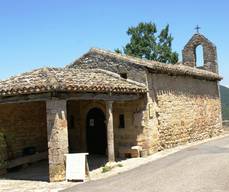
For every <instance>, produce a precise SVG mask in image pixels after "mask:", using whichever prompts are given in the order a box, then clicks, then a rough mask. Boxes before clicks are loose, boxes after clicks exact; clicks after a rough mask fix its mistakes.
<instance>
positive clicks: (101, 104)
mask: <svg viewBox="0 0 229 192" xmlns="http://www.w3.org/2000/svg"><path fill="white" fill-rule="evenodd" d="M80 95H82V94H80ZM90 95H91V94H90ZM68 96H69V95H68ZM106 97H107V98H108V97H109V100H108V99H107V98H106ZM102 98H103V99H102ZM17 99H18V98H17ZM111 99H113V100H111ZM143 110H145V106H144V97H142V96H141V95H119V96H118V95H116V96H111V95H110V96H108V95H103V94H93V98H91V100H90V99H89V97H88V95H87V94H84V95H83V97H80V96H78V97H75V98H73V97H72V96H71V97H69V98H67V94H66V98H64V99H63V93H62V94H61V95H56V96H55V97H52V98H48V97H47V98H46V99H45V100H41V101H33V100H31V99H30V100H29V101H26V100H23V99H21V100H20V101H17V102H16V101H12V98H10V101H8V102H6V100H4V104H1V107H0V112H1V117H0V121H1V132H2V133H3V134H4V135H5V138H6V139H5V140H6V141H5V143H6V153H7V157H5V159H6V162H8V163H7V164H8V166H9V165H10V164H12V162H14V161H16V162H17V163H16V164H18V166H20V165H23V164H28V163H32V162H30V161H28V162H26V163H23V162H24V160H22V159H28V158H30V157H31V155H38V154H41V153H44V154H45V152H47V154H48V155H47V156H43V157H44V158H43V159H48V161H44V162H43V164H42V165H43V168H42V169H40V171H41V170H42V172H41V173H42V175H43V178H47V175H48V178H49V180H50V181H62V180H64V178H65V164H64V161H65V159H64V154H66V153H79V152H89V154H92V155H94V156H89V167H90V169H91V170H92V169H95V168H98V167H99V166H103V165H104V164H105V163H106V162H108V161H115V158H117V157H120V156H121V157H124V156H125V153H124V152H123V148H128V147H131V146H134V145H137V143H138V142H139V140H138V136H139V135H141V134H143V133H142V132H143V129H142V128H141V127H139V128H136V125H134V124H136V123H135V122H134V121H133V115H134V113H136V111H141V113H142V111H143ZM12 111H13V113H12ZM120 117H121V119H120ZM122 118H124V119H122ZM120 120H121V121H124V122H120ZM120 123H121V124H122V125H120ZM123 123H124V124H123ZM134 126H135V128H134ZM127 134H128V135H127ZM47 141H48V143H47ZM31 150H32V151H31ZM26 151H27V152H28V154H27V153H26ZM93 157H97V158H93ZM101 157H102V158H101ZM37 160H42V159H37ZM18 162H19V163H18ZM20 162H22V163H20ZM34 162H36V159H35V160H34ZM45 162H46V165H45ZM8 168H9V167H8ZM10 168H13V166H12V167H10ZM47 168H48V169H47ZM28 177H30V174H28ZM38 178H39V177H38ZM31 179H33V176H32V177H31ZM41 179H42V177H41Z"/></svg>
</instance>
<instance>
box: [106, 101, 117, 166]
mask: <svg viewBox="0 0 229 192" xmlns="http://www.w3.org/2000/svg"><path fill="white" fill-rule="evenodd" d="M112 103H113V101H107V102H106V120H107V146H108V161H109V162H114V161H115V152H114V126H113V112H112Z"/></svg>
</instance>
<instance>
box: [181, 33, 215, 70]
mask: <svg viewBox="0 0 229 192" xmlns="http://www.w3.org/2000/svg"><path fill="white" fill-rule="evenodd" d="M198 46H202V47H203V60H204V66H202V67H199V68H201V69H205V70H207V71H211V72H213V73H218V64H217V52H216V46H215V45H214V44H213V43H212V42H211V41H209V40H208V39H207V38H206V37H204V36H203V35H202V34H199V33H197V34H194V35H193V36H192V38H191V39H190V40H189V41H188V43H187V44H186V45H185V47H184V49H183V51H182V56H183V65H186V66H190V67H196V48H197V47H198Z"/></svg>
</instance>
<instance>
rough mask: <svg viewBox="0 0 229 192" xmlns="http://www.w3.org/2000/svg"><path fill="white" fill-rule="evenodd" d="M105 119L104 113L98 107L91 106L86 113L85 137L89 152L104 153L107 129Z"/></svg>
mask: <svg viewBox="0 0 229 192" xmlns="http://www.w3.org/2000/svg"><path fill="white" fill-rule="evenodd" d="M105 120H106V119H105V114H104V112H103V111H102V110H101V109H99V108H92V109H91V110H90V111H89V112H88V113H87V118H86V139H87V151H88V153H89V154H100V155H105V154H106V151H107V130H106V122H105Z"/></svg>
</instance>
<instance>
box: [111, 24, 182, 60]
mask: <svg viewBox="0 0 229 192" xmlns="http://www.w3.org/2000/svg"><path fill="white" fill-rule="evenodd" d="M127 35H128V36H130V42H129V43H127V44H126V45H125V46H124V48H123V52H124V54H126V55H131V56H135V57H139V58H145V59H148V60H155V61H159V62H163V63H173V64H174V63H177V61H178V54H177V53H176V52H173V51H172V41H173V37H172V36H171V34H170V33H169V25H166V26H165V28H163V29H162V30H161V32H160V33H159V35H157V27H156V25H155V24H154V23H151V22H149V23H142V22H141V23H139V24H138V25H137V26H136V27H130V28H129V29H128V31H127ZM115 51H116V52H117V53H122V51H121V50H120V49H116V50H115Z"/></svg>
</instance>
